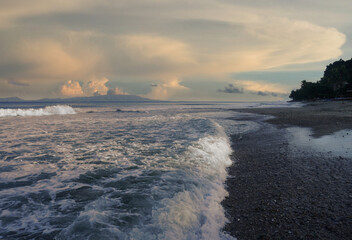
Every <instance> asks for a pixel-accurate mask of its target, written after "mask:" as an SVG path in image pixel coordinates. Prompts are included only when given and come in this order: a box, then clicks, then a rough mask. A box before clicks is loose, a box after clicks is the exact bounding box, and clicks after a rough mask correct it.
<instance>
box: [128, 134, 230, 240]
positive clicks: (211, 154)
mask: <svg viewBox="0 0 352 240" xmlns="http://www.w3.org/2000/svg"><path fill="white" fill-rule="evenodd" d="M231 152H232V149H231V147H230V144H229V141H228V139H227V137H225V136H206V137H203V138H201V139H200V140H199V141H198V142H197V143H195V144H194V145H193V146H190V147H189V149H188V151H187V153H186V154H185V158H184V159H183V160H182V161H183V163H182V165H184V166H186V167H187V168H189V172H188V174H186V175H182V176H178V178H179V179H183V181H186V182H187V181H189V182H193V183H194V184H193V185H192V187H190V189H186V190H185V191H182V192H179V193H177V194H176V195H175V196H174V197H172V198H165V199H163V200H162V202H161V204H162V207H160V208H158V209H156V210H154V211H153V222H154V223H153V226H146V228H142V229H140V228H136V229H134V230H133V231H132V234H131V235H132V236H133V238H134V239H154V237H155V233H154V232H151V233H150V235H148V234H149V232H150V231H148V230H147V229H149V228H153V227H156V226H157V227H159V228H161V233H160V234H158V236H157V239H171V240H176V239H204V240H220V239H222V240H224V239H235V238H233V237H231V236H229V235H226V234H224V233H222V232H221V229H222V227H223V226H224V225H225V223H226V222H227V219H226V217H225V213H224V209H223V208H222V206H221V201H222V200H223V199H224V198H225V197H226V196H227V194H228V193H227V191H226V190H225V188H224V181H225V179H226V176H227V172H226V168H227V167H228V166H230V165H231V163H232V162H231V159H230V157H229V155H230V154H231ZM174 177H177V176H174Z"/></svg>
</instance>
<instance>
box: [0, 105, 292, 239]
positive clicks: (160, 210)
mask: <svg viewBox="0 0 352 240" xmlns="http://www.w3.org/2000/svg"><path fill="white" fill-rule="evenodd" d="M286 105H287V104H286V103H271V104H262V103H207V104H204V103H203V104H202V103H177V104H171V103H169V104H154V105H150V104H149V105H148V104H135V103H131V104H128V103H125V104H122V105H116V104H113V103H110V104H106V105H101V104H98V103H97V104H95V105H94V104H91V105H85V106H83V105H77V104H76V105H71V106H68V105H64V106H63V105H53V106H45V104H44V105H43V106H42V105H40V106H38V105H36V104H32V105H31V104H25V105H20V104H17V105H14V104H5V105H4V104H2V105H1V108H0V146H1V147H0V199H1V201H0V239H9V240H10V239H144V240H148V239H209V240H210V239H211V240H216V239H234V238H233V237H231V236H228V235H227V234H226V233H223V232H222V227H223V226H224V224H225V223H226V221H227V219H226V217H225V213H224V209H223V208H222V206H221V201H222V200H223V199H224V197H225V196H226V195H227V192H226V190H225V187H224V182H225V180H226V177H227V171H226V169H227V167H229V166H230V165H231V164H232V161H231V159H230V155H231V153H232V149H231V147H230V142H229V138H228V136H229V135H230V134H232V133H234V132H236V133H238V132H245V131H250V130H251V129H254V128H255V124H253V123H250V122H248V123H243V122H236V121H234V120H230V118H231V117H233V115H235V114H236V113H234V112H233V111H229V110H228V109H232V108H238V107H243V106H246V107H251V106H257V107H258V106H271V107H272V106H286ZM117 109H118V110H117ZM116 110H117V111H116Z"/></svg>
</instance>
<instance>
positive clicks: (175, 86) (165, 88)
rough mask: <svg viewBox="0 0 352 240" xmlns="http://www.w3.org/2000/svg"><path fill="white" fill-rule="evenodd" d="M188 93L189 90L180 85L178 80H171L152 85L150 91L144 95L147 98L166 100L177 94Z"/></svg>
mask: <svg viewBox="0 0 352 240" xmlns="http://www.w3.org/2000/svg"><path fill="white" fill-rule="evenodd" d="M187 91H189V88H187V87H185V86H183V85H181V84H180V80H179V79H177V78H173V79H170V80H168V81H167V82H165V83H160V84H156V85H154V87H153V88H152V91H151V92H149V93H148V94H146V95H145V97H147V98H151V99H160V100H167V99H170V98H172V97H173V96H175V95H177V94H182V93H184V92H187Z"/></svg>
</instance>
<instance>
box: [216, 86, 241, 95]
mask: <svg viewBox="0 0 352 240" xmlns="http://www.w3.org/2000/svg"><path fill="white" fill-rule="evenodd" d="M218 92H223V93H241V94H242V93H243V88H237V87H235V86H234V85H233V84H229V85H228V86H226V87H225V88H224V89H219V90H218Z"/></svg>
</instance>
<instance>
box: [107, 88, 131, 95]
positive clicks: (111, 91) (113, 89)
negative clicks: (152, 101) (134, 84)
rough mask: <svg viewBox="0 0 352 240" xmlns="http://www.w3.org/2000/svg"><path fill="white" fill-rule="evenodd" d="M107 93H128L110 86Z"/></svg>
mask: <svg viewBox="0 0 352 240" xmlns="http://www.w3.org/2000/svg"><path fill="white" fill-rule="evenodd" d="M107 95H128V93H126V92H124V91H122V90H121V89H119V88H110V89H109V90H108V92H107Z"/></svg>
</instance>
